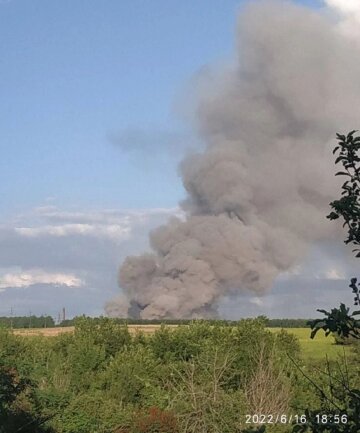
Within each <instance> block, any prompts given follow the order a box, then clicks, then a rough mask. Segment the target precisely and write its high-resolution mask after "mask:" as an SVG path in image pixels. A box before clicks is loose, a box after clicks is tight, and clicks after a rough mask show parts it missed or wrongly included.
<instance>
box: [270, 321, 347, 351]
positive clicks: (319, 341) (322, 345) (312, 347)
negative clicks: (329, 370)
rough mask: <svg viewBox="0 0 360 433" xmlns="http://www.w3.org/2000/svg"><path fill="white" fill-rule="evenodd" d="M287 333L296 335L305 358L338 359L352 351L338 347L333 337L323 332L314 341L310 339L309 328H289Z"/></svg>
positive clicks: (273, 330)
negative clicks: (326, 335)
mask: <svg viewBox="0 0 360 433" xmlns="http://www.w3.org/2000/svg"><path fill="white" fill-rule="evenodd" d="M279 330H280V328H270V331H272V332H277V331H279ZM286 331H288V332H290V333H292V334H295V335H296V336H297V337H298V339H299V341H300V345H301V349H302V351H303V354H304V357H305V358H311V359H322V358H325V357H326V356H328V358H329V359H337V358H338V357H342V356H343V355H344V350H345V353H348V352H349V351H351V348H350V347H348V346H345V347H344V346H341V345H336V344H335V340H334V338H333V337H332V336H329V337H325V333H324V332H323V331H319V332H318V333H317V335H316V337H315V338H314V339H311V338H310V329H308V328H288V329H286Z"/></svg>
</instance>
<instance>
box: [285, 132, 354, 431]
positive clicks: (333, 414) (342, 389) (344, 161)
mask: <svg viewBox="0 0 360 433" xmlns="http://www.w3.org/2000/svg"><path fill="white" fill-rule="evenodd" d="M356 133H357V131H356V130H354V131H351V132H350V133H349V134H347V135H346V136H345V135H341V134H337V139H338V144H337V146H336V147H335V148H334V151H333V154H336V160H335V164H341V165H342V169H341V171H338V172H337V173H336V176H344V177H345V178H346V180H345V182H344V183H343V185H342V192H341V198H339V199H338V200H335V201H333V202H332V203H330V206H331V209H332V210H331V212H330V214H329V215H328V216H327V218H329V219H330V220H336V219H339V218H342V219H343V227H345V228H346V230H347V237H346V239H345V244H352V245H353V246H354V247H355V248H354V249H353V252H354V253H355V256H356V257H358V258H360V156H359V153H360V136H359V135H357V134H356ZM350 288H351V289H352V293H353V295H354V305H355V307H356V308H355V309H354V311H352V312H350V308H349V307H347V306H346V305H345V304H343V303H341V304H340V307H339V308H333V309H332V310H331V311H326V310H317V311H319V312H321V313H323V314H324V317H323V318H321V319H316V320H313V321H311V322H309V324H310V326H311V329H312V332H311V338H314V337H315V336H316V334H317V332H318V331H319V330H320V329H323V330H324V331H325V334H326V335H329V334H337V335H338V336H339V337H340V338H344V339H348V338H352V339H354V340H360V319H359V316H360V309H359V308H357V307H360V283H358V280H357V278H355V277H353V278H351V282H350ZM341 373H342V374H341V379H340V380H339V379H338V378H335V377H334V376H333V375H332V373H331V372H330V371H328V376H329V384H330V391H331V392H330V395H328V394H327V393H326V392H325V391H324V390H322V389H321V388H318V389H317V391H319V392H320V394H321V398H322V401H323V403H324V404H323V408H322V409H321V410H312V409H309V410H307V411H306V412H307V413H306V417H307V423H306V424H304V425H296V426H295V427H294V429H293V432H294V433H295V432H313V433H315V432H316V433H359V432H360V389H355V388H353V387H352V386H351V384H350V381H349V379H348V377H347V374H346V371H345V372H341ZM343 373H344V374H343Z"/></svg>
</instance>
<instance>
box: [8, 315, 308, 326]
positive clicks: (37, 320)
mask: <svg viewBox="0 0 360 433" xmlns="http://www.w3.org/2000/svg"><path fill="white" fill-rule="evenodd" d="M80 317H85V316H77V317H74V318H73V319H67V320H63V321H62V322H61V323H60V324H58V325H56V324H55V321H54V319H53V318H52V317H51V316H33V315H32V316H14V317H0V326H5V327H7V328H14V329H22V328H53V327H55V326H61V327H67V326H74V325H75V323H76V321H77V320H78V319H79V318H80ZM259 319H262V320H263V322H264V323H265V326H267V327H269V328H308V327H309V325H307V322H308V321H309V320H310V319H268V318H267V317H265V316H260V317H259ZM92 320H93V321H94V322H95V323H96V321H100V318H99V317H94V318H92ZM113 320H114V322H115V323H119V324H122V325H124V324H127V325H161V324H166V325H188V324H189V323H191V322H192V321H193V320H189V319H166V320H165V319H161V320H156V319H153V320H142V319H113ZM206 322H207V323H211V322H214V323H215V322H216V323H217V324H219V323H221V324H222V325H224V326H234V325H235V324H236V323H237V322H238V321H236V320H206Z"/></svg>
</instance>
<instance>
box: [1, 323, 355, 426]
mask: <svg viewBox="0 0 360 433" xmlns="http://www.w3.org/2000/svg"><path fill="white" fill-rule="evenodd" d="M0 359H1V363H0V365H1V366H2V367H1V369H0V378H1V379H0V411H1V416H3V417H6V419H7V421H6V422H7V423H8V425H10V424H9V423H10V422H16V423H19V419H20V420H21V422H22V423H23V424H21V425H24V426H25V425H27V424H29V423H30V424H29V425H30V427H29V431H31V432H46V431H47V432H53V433H111V432H113V433H150V432H153V433H155V432H157V433H185V432H189V433H190V432H193V433H195V432H196V433H220V432H221V433H236V432H245V431H250V430H249V429H250V427H251V426H250V425H248V424H245V423H244V421H245V417H244V415H245V414H256V413H259V414H260V413H267V414H274V415H276V414H283V413H286V414H295V413H303V412H304V410H305V409H306V408H308V407H310V406H311V407H315V408H316V407H317V408H318V409H319V410H320V408H321V396H320V395H318V394H317V393H316V390H314V389H309V385H308V383H307V381H306V379H305V378H304V377H303V375H302V373H301V372H300V371H299V369H298V368H297V365H300V366H301V367H302V368H306V371H307V373H308V374H309V375H312V376H314V377H317V376H319V374H318V372H317V370H316V369H317V368H318V365H317V364H315V363H309V362H307V361H306V360H304V359H302V356H301V352H300V346H299V342H298V341H297V339H296V337H295V336H294V335H292V334H289V333H287V332H286V331H285V330H283V331H280V332H270V331H269V330H268V329H267V328H266V326H265V323H264V321H263V320H261V319H253V320H250V319H249V320H243V321H239V322H237V323H236V325H235V326H223V324H222V323H221V322H219V323H216V322H211V323H209V322H205V321H197V322H192V323H191V324H189V325H184V326H179V327H177V328H168V327H166V326H163V327H162V328H161V329H159V330H158V331H157V332H156V333H155V334H153V335H143V334H141V333H137V334H135V335H130V333H129V331H128V329H127V327H126V326H124V325H119V324H118V323H116V321H114V320H111V319H106V318H101V319H97V320H92V319H89V318H80V319H78V321H77V323H76V329H75V332H74V333H73V334H72V333H67V334H62V335H59V336H58V337H47V338H46V337H29V336H28V337H20V336H17V335H14V334H12V333H11V332H10V330H6V329H2V330H0ZM349 371H353V366H351V365H350V364H349ZM355 377H356V375H355V373H354V374H353V373H351V378H350V379H351V380H353V378H355ZM325 379H326V377H324V378H323V383H324V386H327V385H326V380H325ZM4 425H5V424H4ZM18 425H19V424H16V426H18ZM2 428H3V431H1V430H0V431H1V433H8V432H9V433H13V432H15V431H17V430H16V429H14V427H9V428H8V427H6V426H5V427H2ZM16 428H20V427H16ZM290 428H291V426H289V425H285V426H273V427H270V428H269V429H268V431H270V432H282V431H284V432H285V431H290ZM19 431H27V430H26V427H24V428H23V429H22V430H19Z"/></svg>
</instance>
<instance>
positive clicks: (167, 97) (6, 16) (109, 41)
mask: <svg viewBox="0 0 360 433" xmlns="http://www.w3.org/2000/svg"><path fill="white" fill-rule="evenodd" d="M243 3H244V2H241V1H238V0H237V1H235V0H225V1H215V0H213V1H208V0H207V1H205V0H197V1H190V0H185V1H169V0H157V1H151V2H150V1H146V0H143V1H140V0H131V1H130V0H122V1H118V0H102V1H100V0H61V1H48V0H11V1H1V0H0V149H1V158H0V241H1V242H0V243H1V245H0V315H2V314H8V312H9V311H10V309H11V307H14V308H15V312H17V313H19V314H26V313H27V312H28V311H29V310H31V311H32V312H36V313H38V314H41V313H47V312H48V313H50V314H53V315H54V316H55V315H57V311H58V310H59V308H61V307H62V306H63V305H66V307H67V308H68V310H69V311H70V314H79V313H87V314H101V313H102V311H103V304H104V302H105V301H106V300H107V299H108V298H109V297H111V296H113V295H114V294H115V293H117V291H118V290H119V289H118V287H117V282H116V274H117V267H118V265H119V264H120V262H121V260H122V259H123V258H124V257H125V256H126V255H127V254H129V253H136V252H140V251H141V250H142V249H144V248H146V247H147V245H148V244H147V242H148V241H147V233H148V231H149V230H150V229H151V228H153V227H156V226H157V225H158V224H159V223H162V222H164V221H165V220H166V218H168V216H169V215H173V214H176V213H177V212H178V210H177V209H176V207H177V203H178V201H179V200H180V199H181V198H182V197H183V195H184V192H183V188H182V185H181V181H180V179H179V177H178V175H177V171H176V167H177V164H178V161H179V159H180V158H181V155H182V154H183V152H184V149H186V148H187V147H192V146H194V145H195V146H197V145H199V143H197V139H196V137H195V136H194V134H193V132H192V131H191V128H190V125H189V124H188V123H187V122H186V113H184V110H183V107H182V103H181V101H182V100H183V97H184V96H186V92H187V89H188V88H189V87H188V86H189V83H190V82H191V80H192V79H193V77H194V76H195V75H196V74H197V72H198V71H199V70H201V68H203V67H204V66H206V65H209V64H217V63H218V62H222V61H227V60H228V59H230V58H231V56H232V55H233V54H234V44H235V23H236V17H237V13H238V12H239V9H240V8H241V6H242V4H243ZM299 3H302V4H306V5H308V6H310V7H314V8H316V7H320V6H321V2H318V1H310V0H308V1H302V2H299ZM26 230H27V231H26ZM114 233H115V235H114V236H115V237H116V236H118V238H117V239H116V240H114V239H113V238H112V237H111V236H112V234H114ZM314 254H316V252H315V253H314ZM99 257H101V260H99V261H97V258H99ZM314 272H315V270H314ZM59 274H61V275H60V277H59ZM24 275H25V276H24ZM56 275H57V276H56ZM61 278H62V280H61ZM65 280H66V281H67V283H66V284H62V283H61V281H65ZM335 280H336V279H335ZM4 281H5V282H4ZM24 281H25V282H24ZM59 281H60V282H59ZM339 284H340V283H339ZM84 287H85V289H84ZM279 287H280V288H279ZM279 287H278V288H277V289H276V290H280V292H281V290H283V289H282V288H281V284H280V286H279ZM275 294H276V291H275ZM256 302H257V301H254V302H253V305H256ZM269 302H270V304H269V305H270V306H271V305H273V304H271V301H270V300H269ZM224 308H225V309H226V306H225V307H224ZM228 308H230V307H229V306H228ZM232 308H233V306H232ZM269 308H270V307H269ZM285 309H286V306H285ZM239 311H241V307H239V310H237V311H236V313H234V314H238V312H239ZM246 311H250V310H249V309H247V308H245V310H244V311H243V314H245V312H246ZM309 311H310V310H309ZM257 313H263V311H260V310H254V314H257ZM270 315H271V314H270ZM275 315H276V314H275ZM293 315H296V311H295V312H294V313H293Z"/></svg>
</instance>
